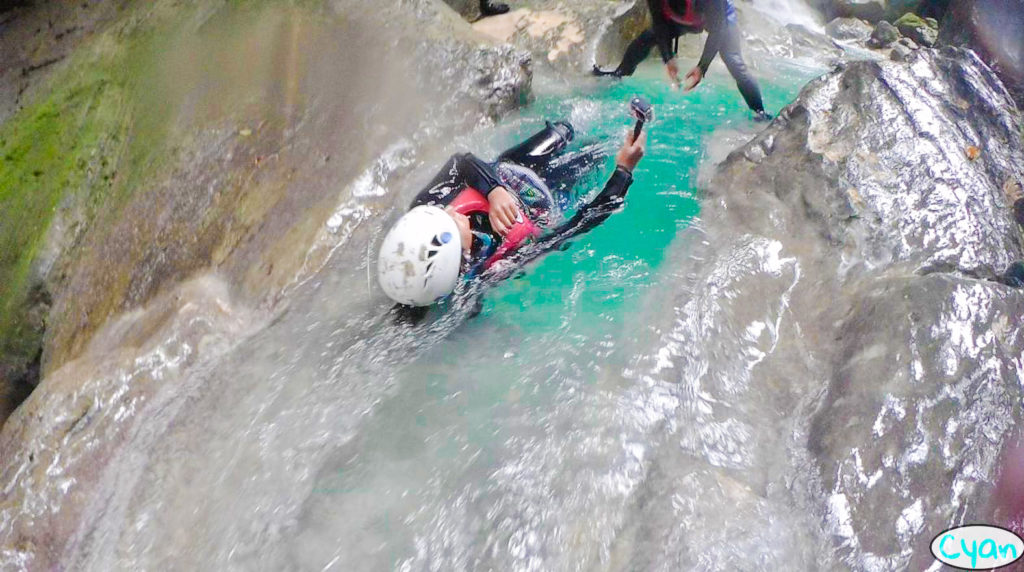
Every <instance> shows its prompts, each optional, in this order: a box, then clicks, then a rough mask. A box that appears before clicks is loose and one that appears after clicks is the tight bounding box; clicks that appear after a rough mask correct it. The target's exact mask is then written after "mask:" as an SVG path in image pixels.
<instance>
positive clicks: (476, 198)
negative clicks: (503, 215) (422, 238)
mask: <svg viewBox="0 0 1024 572" xmlns="http://www.w3.org/2000/svg"><path fill="white" fill-rule="evenodd" d="M451 206H452V208H454V209H455V212H457V213H459V214H463V215H466V216H469V215H470V214H473V213H483V214H485V215H490V212H491V203H490V202H488V201H487V197H485V196H484V195H483V193H481V192H480V191H478V190H476V189H474V188H473V187H466V188H465V189H463V190H462V192H460V193H459V194H458V195H457V196H456V197H455V200H453V201H452V202H451ZM520 218H521V219H522V220H521V221H517V222H516V223H515V224H513V225H512V228H510V229H509V231H508V232H506V233H505V236H503V237H502V240H501V245H500V246H499V247H498V250H497V251H496V252H495V253H494V254H492V255H491V257H490V258H488V259H487V262H485V263H484V268H490V267H491V265H492V264H494V263H495V262H497V261H499V260H501V259H502V258H504V257H506V256H508V255H509V254H511V253H512V252H514V251H515V250H516V249H517V248H519V247H520V246H523V245H524V244H528V243H529V242H530V241H531V240H534V239H536V238H538V237H540V229H539V228H537V225H535V224H533V221H531V220H530V219H528V218H526V215H525V213H523V212H522V210H521V209H520Z"/></svg>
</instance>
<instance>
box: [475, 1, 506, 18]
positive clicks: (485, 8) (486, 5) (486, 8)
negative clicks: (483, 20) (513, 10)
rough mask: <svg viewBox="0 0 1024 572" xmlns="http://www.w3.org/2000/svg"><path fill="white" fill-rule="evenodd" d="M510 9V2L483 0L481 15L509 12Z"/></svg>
mask: <svg viewBox="0 0 1024 572" xmlns="http://www.w3.org/2000/svg"><path fill="white" fill-rule="evenodd" d="M508 10H509V7H508V4H502V3H500V2H491V1H490V0H481V2H480V15H481V16H497V15H498V14H504V13H506V12H508Z"/></svg>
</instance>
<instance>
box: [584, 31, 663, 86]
mask: <svg viewBox="0 0 1024 572" xmlns="http://www.w3.org/2000/svg"><path fill="white" fill-rule="evenodd" d="M657 43H658V40H657V38H655V36H654V30H652V29H650V28H648V29H646V30H644V31H643V32H641V33H640V35H639V36H637V37H636V39H635V40H633V41H632V42H630V44H629V47H628V48H626V53H625V55H623V56H622V63H620V64H619V67H617V68H615V69H614V70H611V71H605V70H602V69H601V68H599V67H597V66H596V65H595V66H594V71H593V73H594V75H613V76H615V77H623V76H627V75H633V72H635V71H636V67H637V66H638V65H640V62H642V61H644V60H645V59H647V56H648V54H650V53H651V49H653V48H654V46H655V45H656V44H657Z"/></svg>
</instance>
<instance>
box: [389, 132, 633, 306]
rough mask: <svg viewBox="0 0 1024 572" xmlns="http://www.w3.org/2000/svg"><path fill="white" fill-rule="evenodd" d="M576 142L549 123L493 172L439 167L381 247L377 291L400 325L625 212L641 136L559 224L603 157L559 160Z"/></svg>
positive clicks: (465, 162)
mask: <svg viewBox="0 0 1024 572" xmlns="http://www.w3.org/2000/svg"><path fill="white" fill-rule="evenodd" d="M573 135H574V133H573V129H572V126H571V125H569V124H568V123H565V122H557V123H547V126H546V127H545V128H544V130H543V131H541V132H539V133H537V134H535V135H533V136H532V137H530V138H529V139H527V140H526V141H524V142H522V143H520V144H519V145H517V146H515V147H513V148H511V149H509V150H507V151H505V152H504V153H502V154H501V155H500V156H499V157H498V160H497V161H495V162H494V163H487V162H485V161H482V160H480V159H479V158H477V157H476V156H474V155H472V154H471V153H465V154H459V155H453V156H452V157H451V158H450V159H449V160H448V162H446V163H445V164H444V166H443V167H441V170H440V171H439V172H438V173H437V175H436V176H435V177H434V179H433V180H432V181H431V182H430V183H429V184H428V185H427V186H426V188H424V189H423V190H422V191H420V193H419V194H418V195H416V197H415V198H414V199H413V201H412V205H411V207H410V208H411V210H409V212H407V213H406V214H405V215H403V216H402V218H401V219H399V220H398V222H396V223H395V225H394V226H393V227H392V228H391V230H390V231H389V232H388V234H387V236H386V237H385V238H384V242H383V243H382V245H381V248H380V255H379V258H378V266H377V271H378V278H379V281H380V285H381V287H382V288H383V289H384V292H385V293H386V294H387V295H388V297H390V298H391V299H392V300H394V301H395V302H398V303H399V306H398V307H396V310H397V311H398V313H399V316H400V317H401V316H402V314H403V313H405V314H406V316H404V317H406V318H409V319H411V321H417V320H418V319H419V318H422V316H423V314H425V312H426V307H429V306H431V305H432V304H434V303H435V302H437V301H439V300H442V299H444V298H446V297H447V296H448V295H450V294H451V293H452V292H453V291H454V290H455V287H456V286H457V285H458V283H459V279H460V277H461V278H462V279H464V280H469V279H472V278H474V277H476V276H478V275H480V274H481V273H482V272H484V271H485V270H487V269H488V268H490V267H492V266H493V265H494V264H495V263H497V262H499V261H507V262H508V263H510V264H514V265H521V264H524V263H525V262H527V261H529V260H531V259H533V258H535V257H537V256H539V255H540V254H542V253H544V252H547V251H550V250H552V249H555V248H558V247H559V246H561V245H563V244H565V242H566V241H567V240H569V239H570V238H572V237H574V236H577V235H579V234H582V233H584V232H587V231H589V230H590V229H592V228H594V227H596V226H597V225H599V224H601V223H602V222H603V221H604V220H605V219H607V218H608V217H609V216H610V215H611V214H612V213H613V212H615V211H616V210H617V209H619V207H621V205H622V203H623V200H624V199H625V196H626V191H627V190H628V189H629V186H630V184H631V183H632V182H633V175H632V172H633V169H634V167H636V164H637V163H638V162H639V161H640V158H641V157H643V154H644V141H645V139H646V133H641V134H640V136H639V137H638V138H637V139H636V140H634V135H633V131H631V132H630V133H629V134H628V135H627V136H626V140H625V142H624V143H623V144H622V147H621V148H620V149H619V151H618V153H617V154H616V156H615V164H616V167H615V171H614V172H613V173H612V176H611V178H610V179H608V182H607V184H605V186H604V189H603V190H602V191H601V192H600V193H599V194H598V195H597V197H595V198H594V199H593V200H592V201H590V202H589V203H586V204H582V205H580V206H578V208H577V211H576V214H575V215H574V216H573V217H572V218H570V219H568V220H565V218H564V217H563V216H562V212H561V210H562V209H561V206H560V204H567V202H568V201H567V200H566V196H565V195H568V194H569V193H570V192H571V190H572V186H573V185H574V184H575V182H576V181H578V180H579V179H580V178H581V177H583V176H584V175H585V174H587V173H588V172H589V171H591V170H593V169H594V168H595V167H596V166H597V165H598V163H599V161H600V160H601V159H603V157H604V152H603V151H600V150H590V151H586V150H585V151H581V152H577V153H574V154H568V153H562V151H563V150H564V149H565V147H566V146H567V145H568V143H569V142H570V141H571V140H572V139H573ZM589 148H596V146H591V147H589ZM552 189H554V190H552ZM559 198H561V199H563V200H562V201H561V202H560V201H559ZM410 307H412V308H410ZM416 308H420V309H422V310H416Z"/></svg>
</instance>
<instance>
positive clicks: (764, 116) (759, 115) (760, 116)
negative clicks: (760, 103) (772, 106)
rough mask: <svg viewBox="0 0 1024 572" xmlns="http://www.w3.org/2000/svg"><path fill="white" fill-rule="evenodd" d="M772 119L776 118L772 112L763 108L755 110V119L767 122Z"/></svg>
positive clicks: (759, 121)
mask: <svg viewBox="0 0 1024 572" xmlns="http://www.w3.org/2000/svg"><path fill="white" fill-rule="evenodd" d="M772 119H775V117H774V116H773V115H772V114H771V113H768V112H766V111H765V110H763V109H762V110H760V111H755V112H754V121H756V122H758V123H765V122H767V121H771V120H772Z"/></svg>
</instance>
